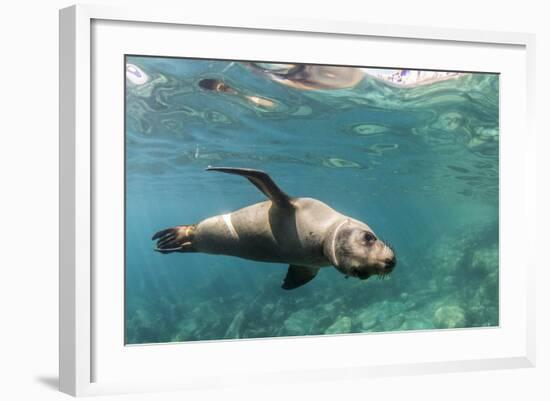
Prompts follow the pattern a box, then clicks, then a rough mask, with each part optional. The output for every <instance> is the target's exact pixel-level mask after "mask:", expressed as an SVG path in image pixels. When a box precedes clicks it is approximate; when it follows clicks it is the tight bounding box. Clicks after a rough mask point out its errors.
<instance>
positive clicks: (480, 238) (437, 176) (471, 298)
mask: <svg viewBox="0 0 550 401" xmlns="http://www.w3.org/2000/svg"><path fill="white" fill-rule="evenodd" d="M127 63H131V64H133V65H135V66H137V67H138V68H139V69H141V71H142V72H143V73H145V74H146V76H147V78H148V80H147V81H146V82H144V83H141V82H140V83H133V82H131V81H128V80H127V85H126V133H125V135H126V267H125V268H126V285H125V299H126V333H125V337H126V343H128V344H142V343H158V342H173V341H190V340H217V339H235V338H258V337H274V336H296V335H319V334H325V333H327V334H333V333H358V332H380V331H397V330H419V329H443V328H460V327H484V326H497V325H498V324H499V294H498V144H499V142H498V121H499V110H498V99H499V86H498V75H492V74H464V75H463V76H461V77H459V78H456V79H450V80H447V81H443V82H438V83H432V84H428V85H425V86H421V87H416V88H406V89H405V88H396V87H392V86H390V85H388V84H386V83H384V82H382V81H379V80H376V79H374V78H369V77H365V78H364V79H363V80H362V81H361V82H359V83H358V84H357V85H356V86H354V87H353V88H347V89H346V88H344V89H322V90H303V89H297V88H293V87H290V86H287V85H283V84H281V83H280V82H275V81H273V80H271V79H269V77H268V76H266V75H265V74H261V73H258V72H257V71H253V70H252V69H251V68H249V67H247V65H246V64H244V63H238V62H228V61H209V60H188V59H176V58H152V57H137V56H132V57H128V58H127ZM205 78H208V79H217V80H223V82H224V83H225V84H226V85H228V86H230V87H231V88H232V89H233V91H232V92H230V93H229V92H225V93H224V92H215V91H209V90H205V89H203V88H201V87H200V86H199V84H198V82H199V81H200V80H201V79H205ZM251 96H257V97H261V98H263V99H266V102H264V103H263V104H258V102H254V101H253V100H251V98H250V97H251ZM209 165H213V166H235V167H247V168H255V169H261V170H264V171H266V172H268V173H269V174H270V175H271V176H272V178H273V179H274V180H275V182H277V184H278V185H279V186H280V187H281V188H282V189H283V190H284V191H285V192H287V193H288V194H290V195H292V196H296V197H299V196H304V197H313V198H316V199H319V200H321V201H323V202H325V203H327V204H329V205H330V206H331V207H333V208H335V209H337V210H338V211H340V212H342V213H344V214H346V215H349V216H352V217H354V218H356V219H359V220H362V221H365V222H366V223H367V224H369V225H370V226H371V227H372V228H373V229H374V231H375V232H376V233H377V234H378V235H379V236H381V237H383V238H384V239H385V240H387V241H389V242H390V243H391V244H392V246H393V247H394V248H395V251H396V255H397V266H396V267H395V270H394V271H393V273H392V275H391V276H390V277H389V278H388V279H385V280H377V279H376V277H371V278H370V279H368V280H366V281H361V280H357V279H355V278H349V279H346V278H345V277H344V276H343V275H342V274H341V273H339V272H338V271H337V270H336V269H334V268H332V267H330V268H324V269H321V271H320V272H319V274H318V275H317V277H316V278H315V279H314V280H313V281H311V282H310V283H308V284H307V285H305V286H303V287H300V288H297V289H295V290H292V291H285V290H283V289H281V282H282V279H283V278H284V276H285V274H286V270H287V266H286V265H282V264H268V263H260V262H254V261H249V260H244V259H238V258H234V257H229V256H219V255H218V256H215V255H205V254H199V253H174V254H168V255H163V254H160V253H157V252H154V251H153V248H154V242H153V241H151V236H152V235H153V234H154V233H155V232H156V231H158V230H160V229H164V228H167V227H173V226H175V225H184V224H193V223H197V222H199V221H200V220H202V219H204V218H207V217H209V216H213V215H218V214H222V213H227V212H230V211H233V210H236V209H239V208H241V207H244V206H247V205H250V204H253V203H256V202H260V201H263V200H264V196H263V195H262V194H261V193H260V192H259V191H258V190H257V189H256V188H255V187H254V186H252V185H251V184H250V183H249V182H248V181H247V180H245V179H244V178H242V177H237V176H229V175H226V174H222V173H216V172H206V171H205V168H206V167H207V166H209Z"/></svg>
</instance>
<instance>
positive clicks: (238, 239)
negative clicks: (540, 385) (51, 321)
mask: <svg viewBox="0 0 550 401" xmlns="http://www.w3.org/2000/svg"><path fill="white" fill-rule="evenodd" d="M227 43H231V46H227V45H226V44H227ZM533 43H534V39H533V37H532V36H530V35H526V34H507V33H493V32H475V31H461V30H438V29H427V28H421V27H418V28H412V27H406V29H405V28H404V27H399V26H377V25H370V24H366V23H365V24H353V23H350V24H348V23H346V24H338V23H329V22H324V21H293V20H292V19H284V20H279V19H269V18H266V19H257V18H256V19H250V20H248V19H244V20H241V21H224V20H221V19H216V17H215V16H209V17H208V18H205V19H201V18H199V19H197V18H195V17H193V16H190V15H185V16H183V15H179V14H178V12H174V13H164V12H160V11H157V14H154V13H152V10H139V9H133V10H127V9H124V10H121V9H112V8H108V7H104V6H100V7H99V6H75V7H70V8H67V9H64V10H62V11H61V14H60V49H61V55H60V69H61V77H62V79H61V83H60V98H61V104H60V108H61V110H60V131H61V133H60V135H61V151H60V154H61V163H60V165H61V167H60V169H61V170H60V180H61V222H60V231H61V238H60V241H61V262H60V387H61V390H62V391H64V392H67V393H70V394H73V395H88V394H104V393H113V392H134V391H152V390H166V389H200V388H208V387H215V386H229V385H241V384H244V383H246V382H247V381H248V380H251V379H254V380H256V381H259V382H265V383H270V382H271V383H273V382H274V381H281V380H283V381H289V382H290V381H292V380H295V378H297V377H300V379H301V380H304V379H305V380H318V379H319V378H326V377H327V376H328V375H330V376H331V377H336V378H337V377H343V376H347V377H349V374H350V369H353V375H354V377H356V378H357V380H360V379H362V378H365V377H372V376H376V375H380V374H384V375H387V374H395V375H398V374H404V373H407V374H410V373H414V372H417V373H419V372H427V373H430V372H438V371H452V370H455V371H456V370H473V369H494V368H504V367H520V366H532V364H533V363H534V338H533V335H534V334H533V324H534V322H533V316H534V315H533V299H534V298H533V297H534V294H533V283H532V278H531V275H530V272H531V270H532V269H533V265H532V264H533V263H534V259H532V257H531V256H530V255H532V253H531V252H529V247H530V246H531V245H529V244H530V243H532V242H531V241H529V236H531V235H533V234H532V233H533V230H532V229H531V228H532V225H533V219H534V216H533V193H534V185H535V184H534V181H533V180H534V178H533V177H534V174H533V171H534V164H533V160H532V151H533V146H534V145H533V144H534V138H533V133H532V132H531V129H530V121H531V115H530V113H531V112H532V110H533V105H532V101H533V99H532V96H533V93H532V89H533V85H534V81H533V80H534V77H533V75H532V74H533V61H532V58H533V57H534V55H533ZM519 232H521V233H522V234H521V237H522V241H521V245H518V235H517V233H519ZM386 349H391V350H392V352H391V353H388V352H385V351H384V350H386ZM350 351H353V352H350ZM342 355H345V357H342ZM213 361H214V362H215V363H212V362H213Z"/></svg>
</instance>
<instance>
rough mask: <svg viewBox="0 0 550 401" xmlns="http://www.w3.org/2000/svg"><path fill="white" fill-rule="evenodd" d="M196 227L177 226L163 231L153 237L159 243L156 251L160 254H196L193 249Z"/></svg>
mask: <svg viewBox="0 0 550 401" xmlns="http://www.w3.org/2000/svg"><path fill="white" fill-rule="evenodd" d="M194 230H195V226H194V225H191V226H177V227H172V228H167V229H165V230H161V231H158V232H156V233H155V235H153V238H151V239H152V240H153V241H154V240H156V241H157V245H156V247H155V251H157V252H160V253H171V252H195V249H194V248H193V234H194Z"/></svg>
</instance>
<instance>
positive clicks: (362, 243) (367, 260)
mask: <svg viewBox="0 0 550 401" xmlns="http://www.w3.org/2000/svg"><path fill="white" fill-rule="evenodd" d="M324 253H325V256H326V257H327V258H328V259H329V260H330V262H331V263H332V264H333V265H334V266H335V267H336V268H337V269H338V270H339V271H340V272H341V273H343V274H344V275H346V277H348V276H352V277H357V278H359V279H361V280H366V279H367V278H369V277H370V276H372V275H378V276H380V277H385V276H387V275H388V274H390V273H391V272H392V271H393V269H394V268H395V265H396V258H395V252H394V250H393V249H392V248H391V246H389V245H388V244H386V243H385V242H383V241H382V240H380V239H379V238H378V237H377V235H376V234H375V233H374V231H373V230H372V229H371V228H370V227H369V226H367V225H366V224H364V223H361V222H359V221H355V220H352V219H347V220H345V221H343V222H340V223H337V224H335V225H334V226H333V227H332V228H331V230H330V234H329V235H328V236H327V237H326V240H325V242H324Z"/></svg>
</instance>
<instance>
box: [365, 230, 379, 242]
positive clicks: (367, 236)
mask: <svg viewBox="0 0 550 401" xmlns="http://www.w3.org/2000/svg"><path fill="white" fill-rule="evenodd" d="M363 238H364V239H365V241H366V242H374V241H376V237H375V236H374V234H373V233H370V232H366V233H365V234H364V236H363Z"/></svg>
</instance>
